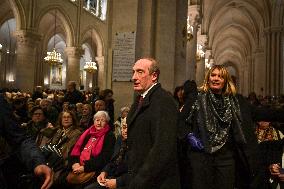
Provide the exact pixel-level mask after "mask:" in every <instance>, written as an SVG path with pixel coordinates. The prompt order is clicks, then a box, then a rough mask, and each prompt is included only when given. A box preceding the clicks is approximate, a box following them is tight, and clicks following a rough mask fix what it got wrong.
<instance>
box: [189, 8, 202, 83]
mask: <svg viewBox="0 0 284 189" xmlns="http://www.w3.org/2000/svg"><path fill="white" fill-rule="evenodd" d="M199 7H200V6H199V5H190V6H188V20H189V24H190V25H191V26H193V38H192V39H191V40H190V41H188V42H187V50H186V51H187V52H186V78H187V79H190V80H192V79H193V80H196V58H195V55H196V45H197V30H198V21H199V9H200V8H199Z"/></svg>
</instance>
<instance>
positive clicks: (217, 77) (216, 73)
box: [209, 69, 225, 94]
mask: <svg viewBox="0 0 284 189" xmlns="http://www.w3.org/2000/svg"><path fill="white" fill-rule="evenodd" d="M224 84H225V79H224V77H223V76H222V75H221V71H220V70H219V69H214V70H213V71H212V73H211V74H210V76H209V88H210V89H211V90H212V92H213V93H216V94H221V93H222V89H223V88H224Z"/></svg>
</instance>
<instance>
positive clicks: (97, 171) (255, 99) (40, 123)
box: [6, 85, 284, 189]
mask: <svg viewBox="0 0 284 189" xmlns="http://www.w3.org/2000/svg"><path fill="white" fill-rule="evenodd" d="M72 87H73V86H71V85H70V89H68V90H67V91H65V90H57V91H56V90H45V91H44V90H42V88H41V89H40V88H38V89H37V90H36V92H35V94H29V93H21V92H18V91H17V92H11V91H10V92H7V93H6V95H7V96H8V99H9V100H10V103H11V104H12V106H13V108H14V114H15V117H16V118H17V121H18V122H19V126H20V127H22V128H23V129H25V130H26V133H27V136H30V137H32V138H33V139H34V141H35V142H36V143H37V145H38V146H39V147H43V146H45V145H47V144H49V145H51V146H54V145H58V144H60V145H58V146H57V147H58V148H59V150H60V152H61V154H62V160H63V161H62V162H63V163H62V166H61V167H60V169H58V170H56V171H55V176H54V184H53V188H76V189H77V188H84V187H87V188H89V189H92V188H104V187H108V186H112V187H113V182H114V181H113V180H112V179H114V180H115V179H116V180H115V183H116V187H118V186H120V185H124V184H125V183H124V182H126V181H125V180H123V179H125V178H124V176H125V175H124V174H123V173H124V171H125V170H124V169H125V167H124V166H125V165H124V164H123V170H122V172H119V174H118V173H116V172H115V171H116V170H115V171H114V170H111V172H108V171H110V170H109V167H110V166H111V167H112V168H113V166H114V167H116V168H117V167H118V166H119V165H118V159H119V158H121V156H119V154H120V153H122V152H120V151H122V149H123V150H126V147H125V146H124V145H126V136H123V133H124V132H125V130H126V126H125V124H124V123H123V122H124V119H125V117H126V116H127V113H128V111H129V108H128V107H123V108H121V115H119V117H118V118H117V120H116V122H115V123H114V124H113V122H114V100H113V99H112V95H113V92H112V91H111V90H110V89H108V90H103V91H102V92H100V94H101V95H102V96H100V95H96V96H95V97H93V94H92V92H80V91H76V92H74V91H72ZM178 89H179V90H177V91H176V96H177V98H176V100H177V106H178V107H179V108H182V106H183V99H181V98H180V95H181V94H182V93H183V88H182V87H179V88H178ZM66 93H68V94H67V95H66ZM179 93H180V94H179ZM72 94H75V97H72ZM79 96H80V97H79ZM68 99H71V100H72V102H69V101H68ZM94 99H95V101H94ZM283 99H284V98H283V96H282V97H261V96H257V95H255V94H251V95H250V97H249V98H248V100H249V101H250V102H251V103H252V104H253V105H254V106H265V107H268V106H269V107H277V108H281V107H282V108H283V106H284V104H283V103H284V100H283ZM268 124H269V126H268V127H265V129H266V131H267V133H268V134H267V138H269V137H271V135H270V134H269V132H270V133H271V132H272V133H273V134H275V133H274V131H275V132H276V136H277V137H278V138H277V140H278V142H275V140H274V139H275V138H273V136H272V139H271V140H269V141H272V142H268V143H266V144H265V145H262V146H261V148H262V150H263V151H262V153H263V154H262V157H265V158H264V159H265V161H263V168H264V169H265V179H266V181H267V183H268V184H267V185H269V184H271V183H272V184H275V183H276V185H277V184H279V183H280V184H282V183H284V179H283V178H282V177H284V174H283V175H282V172H281V171H282V169H281V167H282V156H281V157H280V155H279V154H281V155H282V154H283V139H282V138H283V137H280V136H282V133H281V131H280V134H277V133H279V130H281V129H279V127H276V126H275V125H278V126H279V124H278V123H268ZM259 125H262V126H263V125H264V124H263V123H259ZM256 126H257V125H256ZM274 126H275V127H274ZM260 128H261V126H260V127H258V130H257V132H259V133H261V131H260V130H259V129H260ZM268 128H269V129H268ZM271 128H273V130H274V131H272V130H271ZM275 128H276V130H275ZM280 128H281V127H280ZM268 131H269V132H268ZM259 133H257V134H259ZM259 135H260V134H259ZM263 135H264V134H263V132H262V136H263ZM259 140H261V139H260V138H259ZM115 142H116V145H115ZM259 142H261V141H259ZM94 143H96V145H94ZM97 145H98V146H99V147H98V149H96V150H93V151H89V149H90V148H93V147H94V146H97ZM272 145H273V146H274V147H271V146H272ZM123 156H124V157H123V158H126V156H125V154H124V155H123ZM267 157H270V158H267ZM125 162H126V160H125V159H124V161H122V163H125ZM120 163H121V161H120ZM283 167H284V164H283ZM126 169H127V166H126ZM92 172H94V175H92V177H91V179H90V180H88V181H86V182H84V183H79V184H78V183H72V181H68V179H67V177H68V176H69V174H70V173H74V174H79V173H92ZM126 172H127V171H126ZM97 177H98V178H97ZM262 178H264V177H262ZM120 179H122V181H123V182H122V183H121V180H120ZM71 180H72V179H71ZM97 180H98V181H99V182H100V183H101V184H102V185H104V186H99V185H98V183H96V182H97Z"/></svg>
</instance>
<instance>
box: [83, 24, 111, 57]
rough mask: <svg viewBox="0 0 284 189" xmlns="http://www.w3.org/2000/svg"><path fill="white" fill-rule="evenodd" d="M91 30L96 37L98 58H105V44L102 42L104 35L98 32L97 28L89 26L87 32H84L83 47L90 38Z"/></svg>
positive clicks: (94, 41) (94, 39) (94, 40)
mask: <svg viewBox="0 0 284 189" xmlns="http://www.w3.org/2000/svg"><path fill="white" fill-rule="evenodd" d="M90 30H92V34H93V35H94V38H93V43H95V44H96V50H97V51H96V55H97V57H102V56H104V54H105V53H104V44H103V40H102V37H101V36H102V35H100V33H99V32H98V30H97V29H96V27H95V26H92V25H89V26H88V27H87V28H86V29H85V30H83V32H82V35H81V39H82V40H81V42H80V44H81V45H82V44H83V43H85V42H86V40H87V39H88V38H89V37H90Z"/></svg>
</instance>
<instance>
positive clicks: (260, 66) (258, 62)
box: [253, 48, 265, 95]
mask: <svg viewBox="0 0 284 189" xmlns="http://www.w3.org/2000/svg"><path fill="white" fill-rule="evenodd" d="M253 62H254V68H253V72H254V81H256V82H254V87H253V91H254V92H255V93H256V94H258V95H263V94H262V92H263V91H262V90H261V88H262V89H264V87H265V79H264V78H265V77H264V76H265V56H264V51H263V49H262V48H257V49H256V50H255V51H254V53H253Z"/></svg>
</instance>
